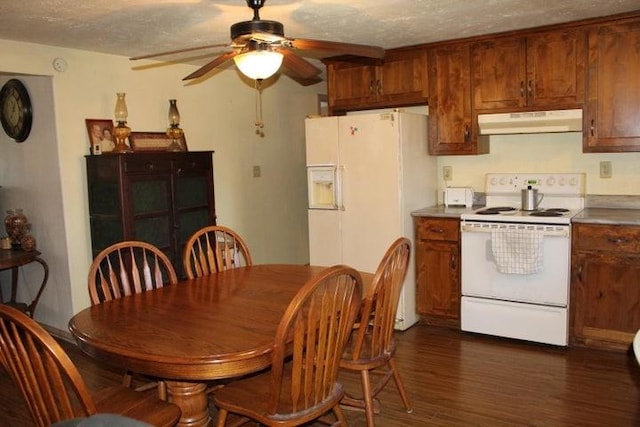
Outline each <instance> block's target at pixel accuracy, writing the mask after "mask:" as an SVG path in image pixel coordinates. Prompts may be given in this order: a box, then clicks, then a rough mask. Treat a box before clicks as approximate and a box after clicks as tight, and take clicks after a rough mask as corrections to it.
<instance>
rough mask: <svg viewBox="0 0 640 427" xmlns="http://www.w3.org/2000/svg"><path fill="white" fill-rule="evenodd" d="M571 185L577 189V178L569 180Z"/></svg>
mask: <svg viewBox="0 0 640 427" xmlns="http://www.w3.org/2000/svg"><path fill="white" fill-rule="evenodd" d="M569 185H571V186H572V187H575V186H576V185H578V180H577V179H575V178H571V179H570V180H569Z"/></svg>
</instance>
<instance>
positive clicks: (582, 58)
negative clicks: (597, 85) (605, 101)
mask: <svg viewBox="0 0 640 427" xmlns="http://www.w3.org/2000/svg"><path fill="white" fill-rule="evenodd" d="M586 57H587V45H586V34H585V31H584V30H583V29H575V30H567V31H553V32H549V33H543V34H539V35H534V36H531V37H528V38H527V83H526V90H527V103H528V105H531V106H541V107H547V106H552V105H557V106H558V107H565V106H566V107H567V108H570V107H575V106H580V105H581V103H582V102H584V92H585V62H586Z"/></svg>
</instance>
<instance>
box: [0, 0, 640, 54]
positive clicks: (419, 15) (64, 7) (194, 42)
mask: <svg viewBox="0 0 640 427" xmlns="http://www.w3.org/2000/svg"><path fill="white" fill-rule="evenodd" d="M637 9H640V1H639V0H606V1H603V0H375V1H374V0H299V1H285V0H268V1H267V2H266V3H265V6H264V8H263V9H262V10H261V12H260V16H261V18H262V19H268V20H276V21H280V22H282V23H283V24H284V28H285V35H286V36H288V37H300V38H307V39H321V40H331V41H339V42H349V43H361V44H372V45H377V46H381V47H383V48H387V49H388V48H394V47H399V46H406V45H412V44H420V43H430V42H435V41H440V40H447V39H455V38H460V37H467V36H474V35H480V34H488V33H495V32H501V31H508V30H514V29H522V28H530V27H537V26H541V25H547V24H554V23H560V22H567V21H573V20H578V19H583V18H590V17H596V16H605V15H612V14H616V13H621V12H628V11H632V10H637ZM251 17H252V11H251V10H250V9H248V8H247V6H246V2H245V1H244V0H223V1H213V0H84V1H70V0H66V1H65V0H22V1H7V0H4V1H1V2H0V39H7V40H17V41H25V42H32V43H39V44H45V45H53V46H61V47H69V48H75V49H82V50H90V51H96V52H104V53H111V54H117V55H123V56H137V55H143V54H148V53H156V52H162V51H167V50H174V49H181V48H186V47H195V46H201V45H207V44H216V43H226V42H228V41H229V27H230V25H231V24H233V23H235V22H239V21H246V20H250V19H251ZM217 50H220V49H217ZM199 53H207V52H206V51H203V52H199ZM209 59H211V57H209ZM190 62H192V63H204V62H206V61H205V60H204V59H201V60H200V62H198V61H193V60H192V61H190Z"/></svg>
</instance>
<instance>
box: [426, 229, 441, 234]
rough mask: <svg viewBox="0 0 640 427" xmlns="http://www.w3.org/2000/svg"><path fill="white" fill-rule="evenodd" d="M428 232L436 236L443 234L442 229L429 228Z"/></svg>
mask: <svg viewBox="0 0 640 427" xmlns="http://www.w3.org/2000/svg"><path fill="white" fill-rule="evenodd" d="M429 231H431V232H432V233H438V234H442V233H444V229H442V228H431V229H430V230H429Z"/></svg>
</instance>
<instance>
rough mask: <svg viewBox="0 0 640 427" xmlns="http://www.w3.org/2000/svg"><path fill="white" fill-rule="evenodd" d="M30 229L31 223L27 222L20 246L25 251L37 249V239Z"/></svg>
mask: <svg viewBox="0 0 640 427" xmlns="http://www.w3.org/2000/svg"><path fill="white" fill-rule="evenodd" d="M29 230H31V224H27V225H26V226H25V231H24V235H23V236H22V239H20V247H21V248H22V250H23V251H27V252H31V251H33V250H35V249H36V239H35V238H34V237H33V236H32V235H31V234H29Z"/></svg>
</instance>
